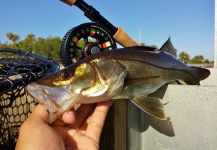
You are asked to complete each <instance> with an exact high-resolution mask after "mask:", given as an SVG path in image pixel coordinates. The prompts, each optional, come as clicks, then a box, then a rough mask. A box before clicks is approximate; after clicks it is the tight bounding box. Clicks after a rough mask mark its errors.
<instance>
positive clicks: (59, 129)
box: [16, 101, 112, 150]
mask: <svg viewBox="0 0 217 150" xmlns="http://www.w3.org/2000/svg"><path fill="white" fill-rule="evenodd" d="M111 104H112V102H109V101H106V102H100V103H97V104H96V105H95V104H87V105H82V106H81V107H80V108H78V110H76V111H74V110H71V111H67V112H65V113H64V114H63V116H62V120H61V121H60V120H58V121H56V122H55V123H54V124H53V125H49V124H48V112H47V111H46V109H45V108H44V107H42V106H41V105H38V106H36V108H35V109H34V111H33V112H32V114H31V115H30V117H29V118H28V119H27V120H26V121H25V122H24V123H23V124H22V126H21V128H20V132H19V138H18V141H17V144H16V150H30V149H31V150H48V149H51V150H69V149H70V150H78V149H79V150H87V149H88V150H98V149H99V140H100V135H101V132H102V128H103V125H104V121H105V118H106V115H107V112H108V110H109V107H110V106H111Z"/></svg>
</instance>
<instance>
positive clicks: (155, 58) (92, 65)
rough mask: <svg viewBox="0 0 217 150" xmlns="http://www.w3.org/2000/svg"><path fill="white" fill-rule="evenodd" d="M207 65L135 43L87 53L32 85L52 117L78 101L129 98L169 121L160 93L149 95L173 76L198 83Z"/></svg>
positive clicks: (154, 115)
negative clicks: (136, 45)
mask: <svg viewBox="0 0 217 150" xmlns="http://www.w3.org/2000/svg"><path fill="white" fill-rule="evenodd" d="M209 74H210V72H209V70H207V69H203V68H198V67H190V66H187V65H186V64H184V63H182V62H181V61H179V60H178V59H177V58H176V57H174V56H172V55H171V54H170V53H168V52H165V51H162V50H161V49H160V50H154V51H153V50H150V49H149V48H147V47H131V48H123V49H117V50H112V51H104V52H101V53H98V54H96V55H91V56H88V57H85V58H84V59H82V60H80V61H78V62H77V63H75V64H74V65H71V66H69V67H66V68H64V69H62V70H60V71H59V72H57V73H54V74H51V75H47V76H45V77H44V78H42V79H40V80H39V81H37V82H35V83H31V84H29V85H28V86H27V88H26V89H27V91H28V93H29V94H30V95H31V96H33V97H34V98H35V99H36V100H37V101H38V102H39V103H41V104H43V105H45V106H46V108H47V109H48V111H49V122H50V123H52V122H53V121H55V120H56V119H57V118H58V117H59V116H60V115H61V114H62V113H63V112H64V111H66V110H69V109H70V108H72V107H73V106H74V105H76V104H88V103H96V102H99V101H107V100H121V99H129V100H130V101H131V102H132V103H134V104H135V105H136V106H138V107H139V108H140V109H142V110H143V111H144V112H145V113H147V114H149V115H151V116H153V117H155V118H158V119H161V120H166V119H167V117H166V115H165V112H164V109H163V106H164V104H163V103H162V102H161V100H160V99H159V98H153V97H148V95H149V94H151V93H153V92H155V91H157V90H158V89H159V88H160V87H162V86H164V85H165V84H168V83H171V82H173V81H184V82H185V83H187V84H195V85H199V82H200V80H203V79H205V78H207V77H208V76H209Z"/></svg>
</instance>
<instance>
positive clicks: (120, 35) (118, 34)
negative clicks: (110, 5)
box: [60, 0, 139, 47]
mask: <svg viewBox="0 0 217 150" xmlns="http://www.w3.org/2000/svg"><path fill="white" fill-rule="evenodd" d="M60 1H62V2H64V3H66V4H68V5H70V6H72V5H75V6H77V7H78V8H79V9H81V10H82V11H83V12H84V15H85V16H86V17H87V18H89V19H90V20H91V21H93V22H96V23H97V24H99V25H100V26H102V27H103V28H105V29H106V30H107V31H108V32H109V34H110V35H112V36H113V38H114V39H115V40H116V41H117V42H118V43H119V44H121V45H122V46H123V47H130V46H138V45H139V44H137V43H136V42H135V41H134V40H133V39H132V38H131V37H130V36H129V35H128V34H127V33H126V32H124V30H123V29H122V28H120V27H118V28H117V27H115V26H114V25H113V24H111V23H110V22H109V21H108V20H106V19H105V18H104V17H103V16H102V15H101V14H100V12H99V11H97V10H96V9H95V8H94V7H92V6H90V5H88V4H87V3H86V2H85V1H83V0H60Z"/></svg>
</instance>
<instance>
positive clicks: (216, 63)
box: [214, 0, 217, 68]
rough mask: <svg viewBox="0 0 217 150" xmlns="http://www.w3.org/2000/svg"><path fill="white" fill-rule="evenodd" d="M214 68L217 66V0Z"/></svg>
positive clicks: (216, 4)
mask: <svg viewBox="0 0 217 150" xmlns="http://www.w3.org/2000/svg"><path fill="white" fill-rule="evenodd" d="M214 68H217V0H215V56H214Z"/></svg>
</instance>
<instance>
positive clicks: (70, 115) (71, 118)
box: [62, 109, 76, 124]
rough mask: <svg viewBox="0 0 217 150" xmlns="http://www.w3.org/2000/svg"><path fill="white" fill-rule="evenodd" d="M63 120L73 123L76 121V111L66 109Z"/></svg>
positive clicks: (66, 122)
mask: <svg viewBox="0 0 217 150" xmlns="http://www.w3.org/2000/svg"><path fill="white" fill-rule="evenodd" d="M62 121H63V122H64V123H65V124H73V123H75V121H76V116H75V111H74V110H73V109H71V110H70V111H66V112H64V113H63V115H62Z"/></svg>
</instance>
